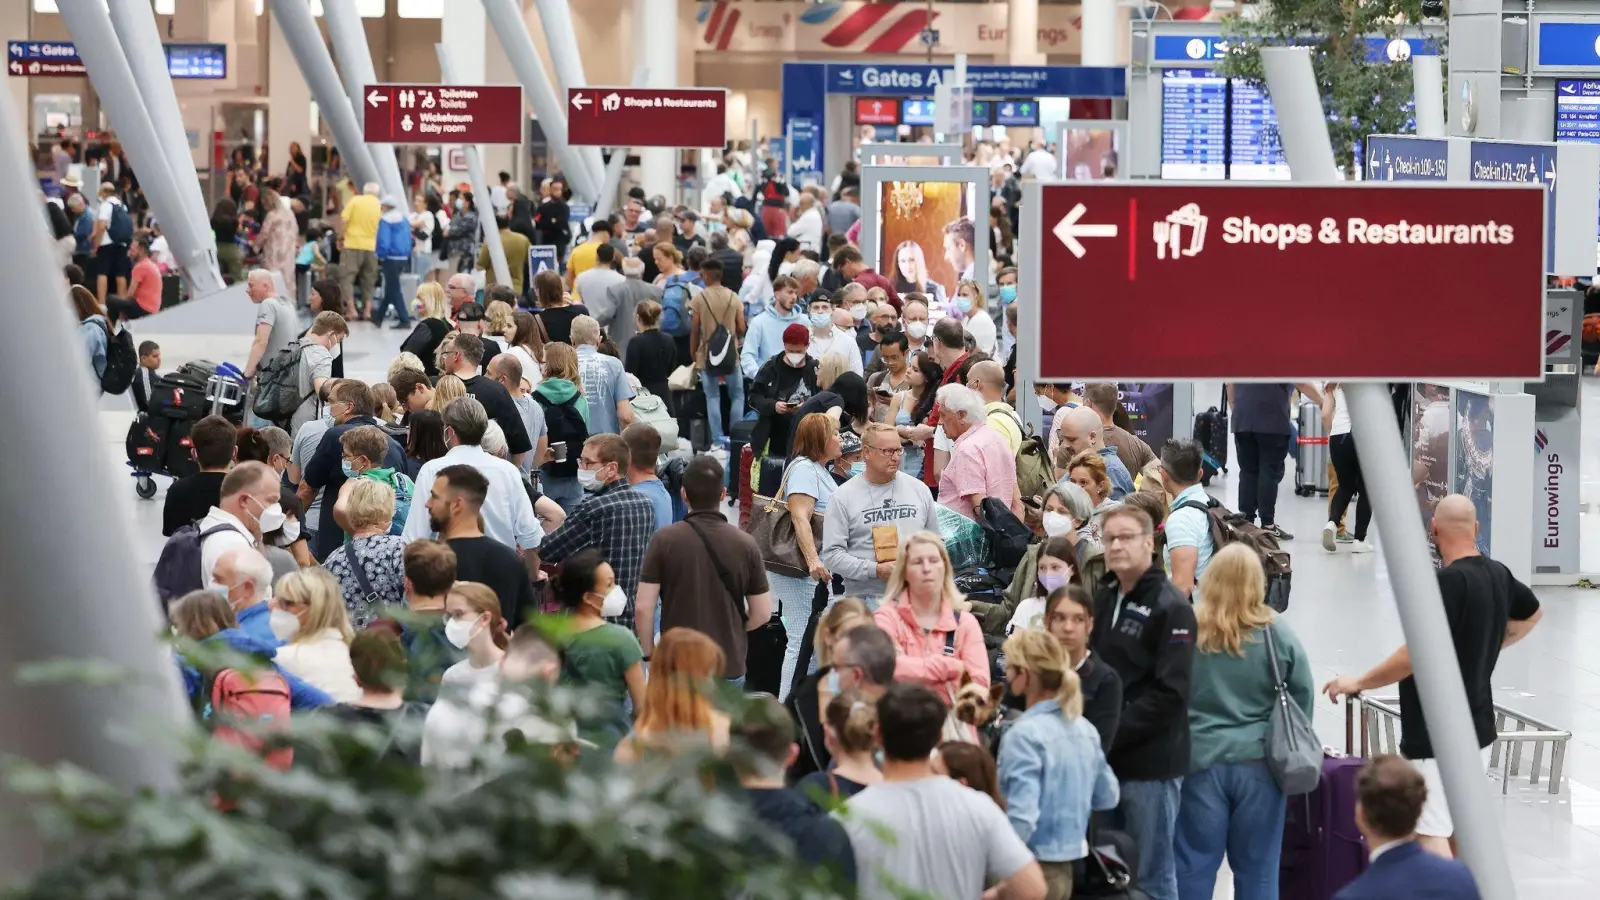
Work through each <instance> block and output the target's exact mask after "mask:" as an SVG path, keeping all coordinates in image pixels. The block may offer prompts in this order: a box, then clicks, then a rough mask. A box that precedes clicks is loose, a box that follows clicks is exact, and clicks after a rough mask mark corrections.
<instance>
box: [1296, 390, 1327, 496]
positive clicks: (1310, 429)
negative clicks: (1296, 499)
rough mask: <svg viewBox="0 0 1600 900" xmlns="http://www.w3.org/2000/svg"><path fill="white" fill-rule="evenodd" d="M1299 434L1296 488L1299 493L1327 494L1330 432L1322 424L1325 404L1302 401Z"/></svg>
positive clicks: (1301, 494) (1302, 494)
mask: <svg viewBox="0 0 1600 900" xmlns="http://www.w3.org/2000/svg"><path fill="white" fill-rule="evenodd" d="M1298 424H1299V427H1300V436H1299V437H1298V438H1296V439H1295V457H1294V492H1295V495H1296V496H1300V497H1310V496H1312V495H1314V494H1321V495H1322V496H1324V497H1326V496H1328V432H1327V431H1325V430H1324V429H1323V427H1322V407H1320V406H1318V405H1316V404H1315V403H1310V402H1307V403H1302V404H1300V410H1299V416H1298Z"/></svg>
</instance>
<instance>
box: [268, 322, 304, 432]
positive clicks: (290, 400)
mask: <svg viewBox="0 0 1600 900" xmlns="http://www.w3.org/2000/svg"><path fill="white" fill-rule="evenodd" d="M305 352H306V342H305V341H304V340H298V341H294V342H293V343H291V344H290V345H289V346H287V347H285V348H283V349H282V350H279V351H278V355H277V356H274V357H273V358H271V359H269V360H266V361H265V362H263V363H262V364H261V366H260V367H259V368H258V369H257V370H256V405H255V414H256V415H258V416H260V417H261V418H263V419H266V420H267V421H268V422H272V423H274V424H277V425H282V424H283V423H285V422H288V421H289V420H290V419H291V418H293V417H294V411H295V410H297V409H299V408H300V404H302V403H304V402H306V398H308V397H310V396H311V394H310V393H305V394H302V393H300V358H301V357H302V356H304V355H305Z"/></svg>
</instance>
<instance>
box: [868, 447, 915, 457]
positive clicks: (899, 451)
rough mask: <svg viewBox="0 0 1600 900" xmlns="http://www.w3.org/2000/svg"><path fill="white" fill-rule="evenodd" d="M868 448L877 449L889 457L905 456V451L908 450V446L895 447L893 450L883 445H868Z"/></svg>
mask: <svg viewBox="0 0 1600 900" xmlns="http://www.w3.org/2000/svg"><path fill="white" fill-rule="evenodd" d="M867 449H868V450H876V451H877V452H879V453H882V454H883V455H884V456H887V457H890V458H893V457H896V456H904V455H905V452H906V448H904V447H895V448H894V449H892V450H885V449H883V448H882V447H868V448H867Z"/></svg>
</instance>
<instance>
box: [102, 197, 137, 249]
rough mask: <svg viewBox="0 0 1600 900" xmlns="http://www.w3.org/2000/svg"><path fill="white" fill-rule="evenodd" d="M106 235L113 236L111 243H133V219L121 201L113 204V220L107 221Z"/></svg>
mask: <svg viewBox="0 0 1600 900" xmlns="http://www.w3.org/2000/svg"><path fill="white" fill-rule="evenodd" d="M106 237H108V238H111V243H113V244H121V245H122V246H124V247H126V246H127V245H128V244H131V243H133V219H132V218H130V217H129V216H128V208H127V207H126V206H123V205H122V204H121V203H113V204H111V221H109V222H107V223H106Z"/></svg>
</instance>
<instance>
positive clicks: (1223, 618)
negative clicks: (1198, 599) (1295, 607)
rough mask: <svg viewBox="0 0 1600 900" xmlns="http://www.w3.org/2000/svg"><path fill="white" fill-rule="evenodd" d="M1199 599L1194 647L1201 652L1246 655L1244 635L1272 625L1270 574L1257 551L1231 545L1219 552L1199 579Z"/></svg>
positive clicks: (1196, 607) (1196, 610) (1196, 608)
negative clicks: (1269, 597)
mask: <svg viewBox="0 0 1600 900" xmlns="http://www.w3.org/2000/svg"><path fill="white" fill-rule="evenodd" d="M1200 596H1202V597H1204V598H1205V602H1204V603H1197V604H1195V608H1194V613H1195V622H1196V625H1197V626H1198V627H1197V628H1196V641H1195V644H1196V646H1197V647H1198V648H1199V650H1200V652H1201V653H1227V654H1229V655H1231V656H1244V639H1245V635H1247V634H1249V633H1250V632H1252V631H1255V630H1256V629H1257V628H1265V627H1267V626H1268V625H1271V624H1272V610H1271V609H1269V608H1267V604H1266V603H1265V600H1266V596H1267V575H1266V572H1264V571H1262V569H1261V560H1260V558H1259V557H1257V556H1256V554H1255V551H1253V550H1251V549H1249V548H1248V547H1246V546H1244V545H1243V544H1229V545H1228V546H1226V547H1223V548H1222V549H1221V550H1218V551H1217V554H1216V555H1215V556H1213V557H1211V562H1210V563H1208V564H1207V565H1206V573H1205V574H1204V575H1202V576H1200Z"/></svg>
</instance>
